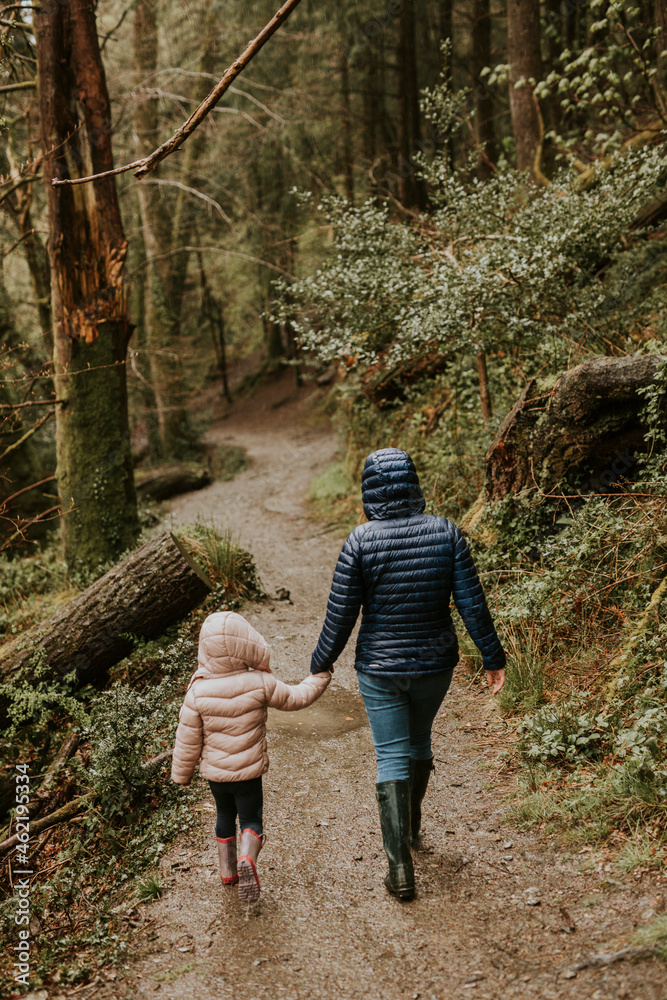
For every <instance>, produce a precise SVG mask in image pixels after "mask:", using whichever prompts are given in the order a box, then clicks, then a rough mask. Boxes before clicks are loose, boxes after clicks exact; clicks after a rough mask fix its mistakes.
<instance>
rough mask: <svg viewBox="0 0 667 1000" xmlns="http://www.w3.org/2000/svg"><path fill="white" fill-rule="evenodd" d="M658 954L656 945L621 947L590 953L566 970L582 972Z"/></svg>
mask: <svg viewBox="0 0 667 1000" xmlns="http://www.w3.org/2000/svg"><path fill="white" fill-rule="evenodd" d="M657 954H658V949H657V948H656V947H654V946H651V945H637V946H635V947H631V948H621V950H620V951H612V952H600V953H599V954H597V955H589V956H588V958H584V959H582V960H581V961H580V962H574V963H573V964H572V965H568V966H567V968H566V969H565V970H564V971H566V972H569V973H570V974H573V973H577V972H581V970H582V969H603V968H604V967H605V966H607V965H614V963H615V962H628V961H631V960H632V959H633V958H652V957H653V956H654V955H657Z"/></svg>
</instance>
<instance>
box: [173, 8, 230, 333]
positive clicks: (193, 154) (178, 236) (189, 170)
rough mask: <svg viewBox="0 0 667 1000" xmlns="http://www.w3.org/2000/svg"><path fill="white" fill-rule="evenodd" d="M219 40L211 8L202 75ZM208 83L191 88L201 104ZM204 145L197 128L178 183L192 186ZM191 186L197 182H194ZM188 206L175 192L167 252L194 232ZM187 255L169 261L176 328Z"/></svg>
mask: <svg viewBox="0 0 667 1000" xmlns="http://www.w3.org/2000/svg"><path fill="white" fill-rule="evenodd" d="M219 37H220V25H219V23H218V15H217V14H216V12H215V11H214V10H213V9H209V11H208V12H207V15H206V18H205V20H204V25H203V32H202V46H203V48H202V50H201V56H200V59H199V66H198V70H199V72H200V73H202V74H209V75H210V74H214V73H215V71H216V67H217V62H218V39H219ZM210 89H211V81H210V79H208V77H207V76H206V75H204V76H202V77H201V78H200V79H199V80H197V82H196V83H195V86H194V88H193V98H194V100H195V101H197V102H200V101H203V100H204V98H205V97H206V95H207V94H208V92H209V90H210ZM205 146H206V131H205V129H204V128H201V127H200V128H199V129H198V130H197V131H196V132H195V133H194V134H193V135H192V136H191V137H190V139H189V140H188V142H187V144H186V146H185V147H184V153H183V170H182V174H181V177H182V180H183V183H184V184H186V185H192V184H193V175H195V174H196V173H197V169H198V164H199V163H200V162H201V157H202V154H203V152H204V148H205ZM194 184H195V185H196V184H197V181H196V180H194ZM191 204H192V195H191V194H189V193H188V192H187V191H184V190H183V189H181V190H179V192H178V195H177V198H176V205H175V208H174V218H173V223H172V227H171V249H172V250H177V249H178V248H179V247H181V246H187V245H188V244H189V243H190V242H191V239H190V237H191V234H192V232H193V229H194V225H195V222H194V219H193V218H192V216H191V215H190V214H189V213H188V211H187V208H188V205H191ZM188 262H189V254H185V253H179V254H176V255H175V256H173V257H171V258H170V276H169V284H168V288H167V294H168V299H169V303H170V306H171V309H172V312H173V315H174V317H175V321H176V324H177V326H180V320H181V311H182V306H183V293H184V290H185V281H186V278H187V272H188Z"/></svg>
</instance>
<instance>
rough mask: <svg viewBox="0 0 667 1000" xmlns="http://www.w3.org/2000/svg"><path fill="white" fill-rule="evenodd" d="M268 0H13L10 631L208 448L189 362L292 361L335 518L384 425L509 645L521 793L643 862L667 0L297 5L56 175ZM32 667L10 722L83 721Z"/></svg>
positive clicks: (93, 562) (652, 754)
mask: <svg viewBox="0 0 667 1000" xmlns="http://www.w3.org/2000/svg"><path fill="white" fill-rule="evenodd" d="M274 13H275V6H274V5H273V4H272V3H270V2H267V0H245V2H244V0H192V2H188V3H183V4H174V3H171V2H168V0H136V2H133V3H126V2H120V0H100V3H99V4H98V5H97V7H96V9H95V10H94V11H93V10H92V8H88V7H87V6H86V5H85V4H82V3H80V2H79V0H63V2H62V3H59V2H55V0H53V2H47V3H46V4H45V5H42V7H41V8H40V9H39V11H37V10H36V9H35V8H33V7H32V6H31V5H28V4H25V5H24V4H21V3H18V4H10V5H7V6H5V7H4V8H2V9H1V10H0V46H1V49H2V71H1V77H0V126H1V129H2V131H1V136H2V139H1V141H0V209H1V211H0V247H1V249H0V428H1V431H2V438H1V443H0V470H1V473H2V475H1V478H0V558H1V559H2V564H1V567H0V571H1V572H2V579H1V580H0V623H1V625H2V630H3V634H4V636H5V639H7V640H9V639H11V637H12V636H13V635H14V633H15V632H20V631H21V630H22V629H24V628H26V627H28V626H31V625H33V624H34V623H35V622H36V621H38V620H39V617H40V615H42V614H43V613H44V611H45V609H48V608H49V607H50V605H49V601H50V600H52V598H50V597H49V596H48V595H49V594H50V593H52V592H53V591H54V588H56V589H57V587H58V586H60V585H62V581H63V580H65V579H66V580H67V581H68V586H69V587H71V588H73V589H74V590H77V589H79V588H82V587H84V586H85V585H87V584H90V583H91V582H92V581H94V580H95V579H97V578H98V577H99V576H100V574H102V573H103V572H104V571H105V570H108V569H109V567H110V566H112V565H113V564H114V563H115V562H116V561H117V560H118V559H119V558H120V557H121V556H122V555H123V554H124V553H126V552H127V551H128V550H129V549H131V548H132V546H133V545H134V544H135V542H136V541H137V538H138V537H139V535H140V531H141V529H142V526H145V520H146V512H145V510H143V508H142V509H140V510H139V511H138V508H137V494H136V489H135V482H136V484H138V485H140V484H141V483H142V482H143V481H144V479H143V478H142V477H145V476H147V475H148V474H149V473H150V471H151V470H155V469H156V468H157V469H161V470H162V469H164V468H165V466H166V465H167V464H169V465H172V466H173V465H174V463H181V464H182V463H183V462H186V463H190V465H192V464H193V463H194V464H195V465H197V466H198V468H199V469H201V468H202V467H204V466H205V465H206V462H207V455H206V454H205V451H204V449H203V447H202V444H201V440H202V435H203V432H204V430H205V429H206V425H207V420H208V419H209V415H208V414H207V413H205V412H204V413H202V412H201V411H200V410H199V409H198V407H197V405H196V404H195V405H193V403H192V400H193V399H196V396H197V393H198V392H199V391H200V390H201V389H202V387H203V386H204V385H205V384H207V383H208V382H210V381H213V382H214V384H215V385H216V386H217V387H218V388H219V392H220V394H221V396H222V395H224V396H226V397H227V398H229V399H231V398H232V395H233V393H232V391H231V390H234V391H235V392H239V391H255V392H260V393H261V391H262V385H263V384H265V383H263V381H262V380H263V379H268V378H270V377H271V374H272V372H275V370H276V369H280V370H282V368H283V366H285V365H286V366H288V367H289V368H290V369H291V370H292V373H293V379H294V384H295V387H296V386H298V385H299V384H301V383H304V382H309V381H313V380H316V379H317V380H319V384H320V385H326V386H329V387H330V391H329V395H328V400H327V407H328V411H327V412H330V413H333V415H334V419H335V421H336V422H337V425H338V427H339V429H340V433H341V454H340V460H339V461H338V462H337V463H336V464H335V465H333V466H332V467H331V468H330V469H328V470H327V472H326V473H325V474H324V475H323V476H321V477H320V478H319V479H318V480H317V481H316V482H315V483H314V485H313V488H312V498H313V499H314V502H315V503H316V504H317V505H318V506H319V508H320V510H321V511H322V512H324V513H325V514H326V517H327V518H328V519H329V520H332V521H335V522H336V523H337V524H339V525H344V526H348V525H352V524H354V523H356V521H357V517H358V513H359V511H358V487H357V482H358V477H359V471H360V467H361V463H362V461H363V458H364V456H365V455H366V454H367V453H368V452H369V451H370V450H372V449H373V448H375V447H382V446H388V445H397V446H401V447H405V448H407V449H408V450H410V452H411V453H412V454H413V457H414V459H415V462H416V463H417V465H418V467H419V470H420V473H421V475H422V480H423V483H424V488H425V492H426V494H427V498H428V504H429V510H430V511H432V512H434V513H437V514H443V515H446V516H449V517H452V518H454V519H456V520H457V521H459V522H460V523H461V524H462V526H463V527H464V529H465V530H466V531H467V533H468V534H469V536H470V540H471V544H472V546H473V548H474V551H475V556H476V560H477V564H478V566H479V568H480V571H481V573H482V575H483V579H484V583H485V586H486V588H487V590H488V591H489V593H490V595H491V596H490V600H491V602H492V604H493V606H494V608H495V609H496V615H497V618H498V620H499V624H500V629H501V632H502V634H503V638H504V641H505V642H506V645H507V647H508V651H509V652H510V654H511V667H510V670H509V674H508V682H507V685H506V689H505V691H504V692H503V696H502V697H503V708H504V710H505V712H506V713H507V714H508V717H510V718H513V719H514V720H515V723H516V726H517V727H518V728H517V729H516V733H517V747H518V748H519V750H518V752H519V755H520V758H521V765H520V766H521V768H523V770H522V771H521V775H522V777H521V781H522V782H523V789H522V796H521V798H520V804H519V805H518V806H517V807H516V808H517V813H516V817H517V819H518V821H520V822H525V823H527V824H530V823H532V824H538V825H539V824H542V826H543V827H544V826H545V825H547V824H551V826H550V827H549V829H552V828H553V829H560V830H562V829H568V828H569V829H571V830H576V834H572V835H573V836H576V837H578V838H579V841H580V842H584V843H585V842H587V841H598V840H600V839H603V840H606V841H608V842H610V843H612V844H613V845H614V847H615V849H616V850H617V853H618V857H619V858H620V861H619V864H621V865H622V866H625V870H626V871H631V870H634V869H637V868H641V867H642V866H643V867H644V868H646V869H650V868H660V867H661V866H663V865H664V863H665V858H666V857H667V828H666V826H665V816H666V813H665V795H666V794H667V793H666V791H665V787H666V785H667V743H666V737H667V724H666V723H665V692H666V691H667V621H666V620H665V612H664V608H663V599H664V596H665V594H666V593H667V577H666V575H665V570H666V568H667V549H666V543H667V521H666V519H665V497H666V495H667V426H666V424H665V410H666V401H667V367H666V366H665V361H666V360H667V357H666V354H667V352H666V350H665V337H666V333H665V314H666V307H667V301H666V294H665V287H666V285H665V276H666V271H665V263H666V249H667V243H666V226H667V160H666V159H665V138H666V136H667V6H666V4H665V0H642V2H637V3H631V2H622V0H543V2H540V3H538V2H536V0H507V2H499V0H423V2H420V3H417V2H413V0H378V3H377V6H376V7H372V6H370V7H369V5H368V4H361V3H358V2H356V0H339V2H336V3H333V2H329V0H320V2H314V0H302V2H301V3H300V4H299V5H298V6H297V7H296V9H295V11H294V13H292V14H291V16H290V17H289V19H288V20H287V21H286V22H285V24H283V25H282V27H281V28H279V30H278V31H277V32H276V34H275V35H274V36H273V37H272V39H271V40H270V41H269V42H268V43H267V44H266V46H265V47H264V48H263V49H262V50H261V51H260V52H259V53H258V54H257V55H256V56H255V57H254V58H253V60H252V61H251V62H250V64H249V66H248V67H247V69H246V70H245V71H244V72H243V73H242V74H241V75H240V76H239V77H238V78H237V79H236V81H235V82H234V84H233V85H232V87H230V89H229V90H228V92H227V93H226V94H225V96H224V98H223V99H222V101H221V102H220V103H219V104H218V105H217V106H216V107H215V108H214V110H213V111H212V112H211V113H210V114H209V115H208V116H207V117H206V118H205V120H204V122H203V123H202V124H201V126H200V127H199V128H198V130H197V131H196V132H195V133H194V134H193V135H192V136H191V137H190V138H189V139H188V140H187V141H186V142H184V143H183V145H182V147H181V149H180V150H179V151H178V152H176V153H174V154H173V155H171V156H170V157H168V158H167V159H165V160H164V161H163V162H162V163H161V164H160V166H159V168H158V169H156V170H154V171H152V172H150V173H149V174H148V175H147V176H145V177H143V178H142V179H138V178H137V177H136V176H135V174H134V172H133V171H127V172H124V173H121V174H119V175H118V176H117V177H112V178H106V179H104V180H100V181H96V182H94V183H88V184H86V185H80V186H70V185H67V184H63V185H59V186H55V187H54V186H52V185H51V180H52V179H53V178H55V179H60V180H63V179H64V180H68V179H69V180H71V179H76V178H77V177H83V176H86V175H89V174H91V173H98V172H102V171H105V170H108V169H110V168H111V167H112V166H113V165H114V164H115V165H122V164H126V163H130V162H132V161H134V160H137V159H140V158H142V157H145V156H147V155H148V154H149V153H150V152H151V151H152V150H153V149H155V148H156V147H157V146H158V145H159V144H160V143H161V142H162V141H164V140H165V139H166V138H168V137H169V136H170V135H171V134H172V133H173V132H174V131H175V129H176V128H177V127H178V126H179V125H181V124H182V122H183V121H184V120H185V119H186V118H187V117H188V116H189V115H190V113H191V112H192V111H193V110H194V108H195V107H196V106H197V104H198V103H199V102H200V101H201V100H202V99H203V98H204V97H205V96H206V94H207V93H208V92H209V90H210V89H211V87H212V86H213V84H214V83H215V82H216V81H217V80H218V79H219V78H220V77H221V76H222V73H223V72H224V70H225V68H226V67H227V66H229V65H230V64H231V63H232V62H233V60H234V59H235V58H236V57H237V56H238V55H239V53H240V52H241V51H242V50H243V49H244V47H245V46H246V44H247V42H248V41H249V40H250V39H251V38H253V37H254V36H255V35H256V34H257V32H258V31H259V30H260V28H261V27H262V25H264V24H265V23H266V22H267V21H268V20H269V19H270V18H271V16H272V15H273V14H274ZM239 371H243V372H245V373H249V374H248V375H247V377H246V378H245V379H244V380H241V382H240V384H239V378H238V377H237V376H235V372H239ZM230 385H231V389H230ZM208 457H209V458H210V456H208ZM191 472H192V469H191ZM193 474H195V473H193ZM195 542H196V544H197V545H198V546H199V550H200V552H201V551H204V550H205V552H206V553H208V555H207V556H206V558H207V559H208V560H209V564H210V562H211V558H212V557H211V551H212V550H211V546H215V544H217V543H214V542H213V541H212V540H211V537H210V535H207V534H206V533H205V532H204V534H202V532H201V530H200V532H199V534H198V535H196V537H195ZM225 545H226V550H225V551H227V552H230V551H233V552H234V553H235V555H234V559H236V560H238V559H241V561H243V559H242V557H241V556H239V554H238V552H237V550H236V549H235V548H234V546H233V545H232V543H231V541H230V539H229V538H227V539H226V540H225ZM35 553H37V555H36V554H35ZM244 565H245V569H244V570H243V572H246V570H247V571H248V572H249V573H250V577H251V578H252V569H249V570H248V566H247V564H244ZM239 572H240V571H239ZM241 575H243V574H241ZM255 582H256V581H255ZM251 583H252V581H251ZM254 585H255V584H254V583H252V586H251V585H250V584H248V588H249V589H250V590H252V587H253V586H254ZM241 589H243V588H241ZM248 592H249V591H248ZM70 593H71V591H70ZM35 595H37V603H35ZM53 600H55V598H53ZM40 601H42V602H46V604H44V603H39V602H40ZM3 608H4V610H2V609H3ZM1 648H2V647H0V649H1ZM468 652H470V654H471V656H472V657H473V660H474V650H469V651H468ZM151 655H153V654H151ZM156 655H157V654H156ZM146 662H154V663H162V660H160V658H159V656H158V657H157V659H154V661H151V660H150V657H149V659H148V660H147V661H146ZM179 662H180V661H179ZM2 663H3V659H2V653H0V672H2V671H3V670H4V671H5V672H4V673H3V679H6V677H7V676H8V670H9V668H7V670H5V668H3V667H2ZM24 666H25V665H24ZM37 666H38V667H39V669H40V670H42V673H41V674H38V676H39V677H40V678H42V679H43V678H46V677H47V675H48V664H47V665H45V664H44V663H43V662H42V661H40V662H39V663H38V664H37ZM181 666H183V664H181ZM26 669H28V672H27V673H26V672H25V670H24V673H23V675H21V676H23V679H24V681H25V679H26V678H28V681H29V685H28V686H29V687H30V686H32V688H33V689H34V683H33V682H34V671H35V663H32V664H31V665H30V666H29V668H26ZM146 669H148V668H146ZM155 669H156V670H157V667H155ZM183 669H185V667H184V668H183ZM30 670H32V671H33V673H32V674H30ZM9 672H11V671H9ZM144 673H145V671H144ZM142 676H143V674H142ZM148 677H149V678H150V677H151V674H150V671H149V673H148ZM168 680H169V683H170V684H172V687H170V688H169V692H170V693H173V691H175V690H177V685H178V677H176V674H174V675H173V676H171V678H168ZM49 683H51V682H49ZM44 684H46V681H44V682H43V683H42V686H41V687H40V688H39V692H40V693H39V696H37V697H33V696H32V695H31V696H30V697H28V696H27V695H25V691H24V689H23V688H22V687H16V686H14V687H12V685H8V684H7V683H4V684H3V685H2V691H1V692H0V693H1V694H2V698H4V699H9V702H10V703H11V704H12V705H13V706H14V710H15V714H16V712H18V716H17V717H18V718H20V719H21V720H22V724H21V725H20V726H18V727H16V726H15V727H14V728H13V729H8V730H6V732H5V735H6V740H7V745H8V746H18V745H20V746H23V747H25V746H26V745H30V746H32V752H34V753H37V755H38V756H39V754H40V753H42V751H36V750H35V747H36V746H38V742H39V733H40V732H43V730H44V727H45V726H47V725H48V724H49V719H52V718H56V719H57V720H58V726H60V727H61V729H62V727H63V726H65V727H66V726H69V725H71V724H72V722H73V720H74V719H79V722H78V723H77V724H78V725H79V726H80V727H81V726H83V723H82V722H81V721H80V716H79V715H78V714H77V713H79V712H80V711H83V709H80V707H76V706H77V705H79V702H78V701H77V700H76V697H75V696H74V695H73V693H72V690H73V687H75V682H74V681H71V683H70V682H68V684H69V686H67V685H65V687H64V688H63V687H62V685H60V682H58V683H57V684H56V685H55V687H54V686H49V684H46V686H44ZM164 684H167V680H164ZM59 685H60V686H59ZM167 686H168V685H167ZM19 690H20V691H22V692H23V693H22V694H21V695H20V696H19V694H17V691H19ZM165 690H166V688H164V687H163V688H160V687H156V688H155V689H154V692H153V693H152V694H151V695H150V698H154V699H155V698H158V697H160V698H164V692H165ZM129 691H130V688H128V691H126V693H125V694H124V695H123V697H126V698H127V701H126V702H124V703H123V705H124V706H125V707H123V706H121V708H122V711H123V712H125V713H126V716H124V717H127V718H128V719H129V718H130V717H131V714H132V705H133V704H134V702H132V698H133V697H134V695H132V694H131V693H128V692H129ZM155 692H158V693H157V694H156V693H155ZM87 697H93V696H92V695H90V692H88V695H87ZM95 697H96V696H95ZM146 697H148V696H147V695H146ZM105 704H106V703H105ZM19 706H20V711H19ZM100 711H101V712H102V710H101V709H100ZM99 719H101V720H102V721H98V723H97V725H98V726H100V727H103V726H104V725H106V723H105V722H104V713H103V712H102V714H101V715H100V716H99ZM163 722H164V727H165V731H166V730H167V729H168V727H169V725H171V723H170V722H168V720H166V718H165V719H164V720H163ZM86 725H88V723H86ZM128 725H129V722H128ZM40 727H41V728H40ZM56 728H57V727H56ZM105 732H106V730H105ZM109 739H110V740H111V736H109ZM132 739H133V740H134V742H135V743H136V745H137V746H139V745H140V744H141V736H140V735H137V734H136V732H135V733H134V735H133V737H132ZM30 741H32V743H31V742H30ZM109 745H111V744H109ZM55 749H57V748H56V747H55V744H54V746H50V745H47V746H46V747H45V748H43V753H42V756H43V758H44V760H46V757H47V755H48V753H52V752H55ZM154 749H155V748H154ZM44 760H43V761H42V763H43V762H44ZM135 763H136V769H135V770H136V774H139V773H140V770H139V769H140V767H141V762H140V760H139V759H137V761H136V762H135ZM517 766H519V765H517ZM136 774H135V778H136ZM96 780H97V779H96ZM102 780H103V781H107V782H108V781H109V780H110V779H109V775H108V774H107V773H106V772H104V774H103V778H102V779H99V781H102ZM133 780H134V779H133ZM89 781H92V782H93V785H94V784H95V782H94V781H93V779H92V778H90V776H89ZM99 781H98V784H99ZM142 781H144V779H143V778H141V780H139V779H138V778H137V779H136V787H139V786H140V785H141V782H142ZM121 784H122V782H121ZM72 787H74V786H72ZM123 787H125V786H123ZM134 787H135V786H134V785H132V782H130V791H128V792H127V794H128V795H129V796H130V797H131V794H132V793H131V789H132V788H134ZM155 794H157V792H156V793H155ZM106 821H108V822H109V823H110V824H111V825H114V824H116V826H117V825H118V824H120V823H121V822H122V820H121V817H120V816H119V814H118V813H115V814H111V815H110V816H109V817H107V820H105V822H106ZM146 836H147V837H148V836H149V834H148V833H146ZM54 933H55V932H54ZM665 933H667V928H666V929H665Z"/></svg>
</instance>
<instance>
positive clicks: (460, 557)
mask: <svg viewBox="0 0 667 1000" xmlns="http://www.w3.org/2000/svg"><path fill="white" fill-rule="evenodd" d="M361 486H362V497H363V503H364V511H365V513H366V516H367V517H368V518H369V520H368V521H367V522H366V523H365V524H361V525H359V527H358V528H355V529H354V531H353V532H352V533H351V534H350V535H349V537H348V539H347V541H346V542H345V545H344V546H343V549H342V551H341V554H340V556H339V558H338V564H337V566H336V570H335V572H334V578H333V584H332V587H331V594H330V596H329V603H328V606H327V615H326V619H325V622H324V625H323V627H322V632H321V634H320V638H319V641H318V643H317V647H316V649H315V652H314V653H313V658H312V662H311V666H310V669H311V672H312V673H318V672H319V671H322V670H327V669H328V668H329V667H331V665H332V664H333V663H335V661H336V660H337V658H338V657H339V656H340V654H341V653H342V651H343V649H344V647H345V644H346V642H347V640H348V639H349V637H350V633H351V631H352V629H353V628H354V625H355V622H356V620H357V617H358V615H359V610H360V609H361V608H362V607H363V617H362V620H361V628H360V629H359V638H358V641H357V651H356V664H355V665H356V668H357V670H362V671H363V672H364V673H368V674H411V675H413V676H419V675H422V674H431V673H436V672H437V671H443V670H449V669H451V668H452V667H454V666H455V665H456V663H457V661H458V658H459V652H458V643H457V639H456V633H455V631H454V625H453V622H452V616H451V612H450V602H451V600H452V599H453V600H454V604H455V605H456V608H457V610H458V612H459V614H460V615H461V618H462V619H463V622H464V624H465V626H466V628H467V629H468V632H469V633H470V635H471V637H472V639H473V640H474V642H475V644H476V646H477V648H478V649H479V651H480V653H481V654H482V660H483V663H484V666H485V667H486V669H487V670H500V669H501V668H502V667H504V666H505V652H504V650H503V647H502V646H501V644H500V640H499V639H498V636H497V634H496V630H495V628H494V626H493V621H492V620H491V615H490V613H489V609H488V607H487V604H486V600H485V598H484V592H483V590H482V585H481V583H480V582H479V577H478V576H477V571H476V570H475V566H474V563H473V561H472V557H471V555H470V550H469V549H468V545H467V543H466V541H465V539H464V537H463V535H462V534H461V532H460V531H459V529H458V528H457V527H456V526H455V525H454V524H452V522H451V521H448V520H447V519H446V518H444V517H432V516H431V515H429V514H424V507H425V502H424V495H423V493H422V491H421V488H420V486H419V478H418V476H417V472H416V470H415V467H414V464H413V462H412V459H411V458H410V456H409V455H408V454H407V452H405V451H400V450H399V449H398V448H383V449H382V450H380V451H376V452H373V454H372V455H369V457H368V458H367V459H366V464H365V466H364V471H363V476H362V482H361Z"/></svg>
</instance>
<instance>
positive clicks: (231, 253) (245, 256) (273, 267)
mask: <svg viewBox="0 0 667 1000" xmlns="http://www.w3.org/2000/svg"><path fill="white" fill-rule="evenodd" d="M177 253H221V254H224V256H225V257H238V258H239V259H240V260H248V261H250V262H251V263H252V264H261V265H262V267H268V268H269V270H270V271H275V272H276V274H282V276H283V277H284V278H289V279H290V280H291V281H296V278H295V276H294V275H293V274H290V272H289V271H285V270H284V268H282V267H278V265H277V264H272V263H271V262H270V261H268V260H262V259H261V257H253V255H252V254H249V253H242V252H241V251H240V250H223V249H222V247H189V246H188V247H177V248H176V249H175V250H168V251H167V252H166V253H160V254H156V255H155V257H151V258H150V260H145V261H143V262H142V263H141V264H139V266H138V267H135V268H134V270H133V271H131V272H130V274H129V275H128V277H131V275H133V274H136V273H137V271H140V270H141V269H142V268H143V267H146V266H147V265H148V264H150V263H151V261H154V260H164V259H165V258H167V257H173V256H174V255H175V254H177Z"/></svg>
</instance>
